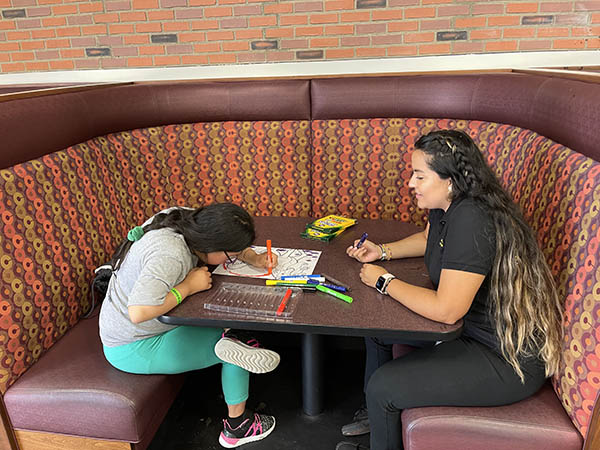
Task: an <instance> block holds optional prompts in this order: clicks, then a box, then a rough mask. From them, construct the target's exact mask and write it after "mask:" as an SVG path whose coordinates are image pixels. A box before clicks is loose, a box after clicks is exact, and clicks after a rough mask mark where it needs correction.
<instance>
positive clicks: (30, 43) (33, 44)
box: [21, 41, 46, 50]
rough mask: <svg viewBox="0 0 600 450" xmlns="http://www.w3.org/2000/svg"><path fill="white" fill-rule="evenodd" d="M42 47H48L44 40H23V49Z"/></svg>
mask: <svg viewBox="0 0 600 450" xmlns="http://www.w3.org/2000/svg"><path fill="white" fill-rule="evenodd" d="M41 48H46V44H45V43H44V41H28V42H21V50H39V49H41Z"/></svg>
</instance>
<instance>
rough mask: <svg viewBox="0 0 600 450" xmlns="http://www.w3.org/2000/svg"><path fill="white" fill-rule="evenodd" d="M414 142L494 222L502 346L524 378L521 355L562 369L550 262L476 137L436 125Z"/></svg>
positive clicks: (495, 302)
mask: <svg viewBox="0 0 600 450" xmlns="http://www.w3.org/2000/svg"><path fill="white" fill-rule="evenodd" d="M415 147H416V148H417V149H419V150H422V151H423V152H424V153H425V154H426V155H428V156H429V158H428V166H429V167H430V168H431V169H432V170H433V171H434V172H436V173H437V174H438V175H439V176H440V178H442V179H445V180H446V179H450V180H451V183H452V194H451V196H452V197H451V199H452V200H454V199H458V198H461V197H468V198H472V199H473V200H475V201H476V202H477V203H478V204H480V205H481V206H482V207H483V208H484V210H485V211H487V212H488V213H489V214H490V216H491V218H492V221H493V223H494V225H495V229H496V232H495V236H496V256H495V259H494V265H493V268H492V273H491V276H490V299H491V302H490V314H491V315H492V317H493V318H494V322H495V328H496V335H497V336H498V338H499V341H500V350H501V351H502V355H503V356H504V357H505V358H506V360H507V361H508V362H509V363H510V364H511V365H512V366H513V367H514V369H515V372H516V373H517V374H518V375H519V377H520V378H521V381H523V380H524V376H523V372H522V370H521V367H520V364H519V359H521V358H528V357H531V356H538V357H539V358H540V359H541V360H542V361H543V362H544V364H545V368H546V376H551V375H553V374H555V373H556V372H557V371H558V368H559V364H560V354H561V345H562V332H563V330H562V311H563V305H562V302H561V300H560V298H559V296H558V292H557V290H556V285H555V282H554V279H553V277H552V273H551V272H550V268H549V267H548V264H547V262H546V260H545V258H544V254H543V253H542V251H541V250H540V248H539V246H538V244H537V241H536V239H535V236H534V234H533V231H532V230H531V228H530V227H529V225H528V224H527V223H526V222H525V218H524V217H523V214H522V213H521V210H520V208H519V207H518V205H516V204H515V203H514V202H513V200H512V198H511V197H510V195H509V194H508V193H507V192H506V191H505V190H504V189H503V188H502V186H501V185H500V182H499V181H498V179H497V178H496V176H495V175H494V172H492V170H491V168H490V167H489V166H488V165H487V163H486V162H485V159H484V158H483V156H482V154H481V152H480V150H479V149H478V148H477V145H476V144H475V143H474V142H473V140H472V139H471V138H470V137H469V136H468V135H466V134H465V133H463V132H461V131H458V130H441V131H433V132H431V133H429V134H427V135H424V136H421V138H419V140H418V141H417V142H416V143H415Z"/></svg>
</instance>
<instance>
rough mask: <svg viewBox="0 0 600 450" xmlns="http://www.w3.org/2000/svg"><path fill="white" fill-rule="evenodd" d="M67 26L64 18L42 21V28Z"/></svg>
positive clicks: (51, 18) (50, 18)
mask: <svg viewBox="0 0 600 450" xmlns="http://www.w3.org/2000/svg"><path fill="white" fill-rule="evenodd" d="M66 24H67V19H66V18H65V17H49V18H47V19H42V26H44V27H62V26H64V25H66Z"/></svg>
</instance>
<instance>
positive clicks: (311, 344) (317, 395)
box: [302, 333, 323, 416]
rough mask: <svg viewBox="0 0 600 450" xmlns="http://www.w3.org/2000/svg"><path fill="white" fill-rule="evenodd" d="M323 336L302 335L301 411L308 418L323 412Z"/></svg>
mask: <svg viewBox="0 0 600 450" xmlns="http://www.w3.org/2000/svg"><path fill="white" fill-rule="evenodd" d="M322 344H323V336H322V335H320V334H311V333H304V334H303V335H302V409H303V410H304V414H306V415H308V416H316V415H317V414H320V413H321V412H322V411H323V357H322V356H323V355H322V349H323V345H322Z"/></svg>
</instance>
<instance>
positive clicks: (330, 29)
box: [325, 25, 354, 35]
mask: <svg viewBox="0 0 600 450" xmlns="http://www.w3.org/2000/svg"><path fill="white" fill-rule="evenodd" d="M352 33H354V25H330V26H326V27H325V34H326V35H333V34H335V35H338V34H352Z"/></svg>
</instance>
